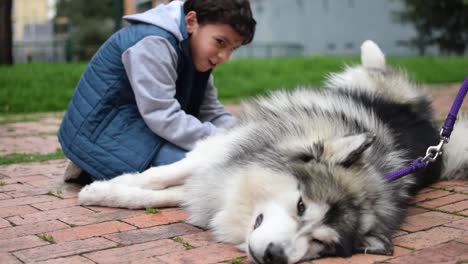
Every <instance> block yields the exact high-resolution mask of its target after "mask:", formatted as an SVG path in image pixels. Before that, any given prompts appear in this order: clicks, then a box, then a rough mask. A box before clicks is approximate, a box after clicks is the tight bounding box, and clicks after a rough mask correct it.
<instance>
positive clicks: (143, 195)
mask: <svg viewBox="0 0 468 264" xmlns="http://www.w3.org/2000/svg"><path fill="white" fill-rule="evenodd" d="M182 189H183V186H175V187H171V188H168V189H165V190H157V191H152V190H147V189H142V188H139V187H135V186H126V185H123V184H119V183H111V182H109V181H107V182H106V181H102V182H99V181H98V182H93V183H92V184H89V185H87V186H85V187H84V188H83V189H81V191H80V193H79V194H78V198H79V202H80V204H81V205H99V206H109V207H122V208H128V209H140V208H150V207H174V206H178V205H179V203H180V202H181V199H182V197H183V196H182V195H183V190H182Z"/></svg>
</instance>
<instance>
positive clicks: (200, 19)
mask: <svg viewBox="0 0 468 264" xmlns="http://www.w3.org/2000/svg"><path fill="white" fill-rule="evenodd" d="M124 19H126V20H127V21H129V22H130V23H131V25H130V26H128V27H126V28H124V29H122V30H120V31H119V32H117V33H115V34H114V35H112V36H111V37H110V38H109V40H107V41H106V42H105V43H104V44H103V46H102V47H101V48H100V49H99V50H98V51H97V53H96V54H95V56H94V57H93V58H92V59H91V61H90V62H89V64H88V66H87V68H86V70H85V72H84V73H83V75H82V76H81V79H80V81H79V83H78V85H77V87H76V89H75V92H74V95H73V98H72V100H71V102H70V105H69V107H68V109H67V111H66V113H65V116H64V119H63V122H62V125H61V127H60V130H59V133H58V137H59V141H60V144H61V145H62V148H63V150H64V153H65V155H66V156H67V157H68V158H69V159H70V161H71V162H70V164H69V166H68V168H67V171H66V172H65V180H70V179H73V178H78V176H80V175H81V177H80V178H83V177H84V178H86V177H89V178H90V180H104V179H110V178H113V177H115V176H118V175H120V174H122V173H126V172H134V171H143V170H145V169H146V168H148V167H149V166H159V165H164V164H168V163H172V162H175V161H177V160H180V159H182V158H184V157H185V153H186V152H187V151H190V150H191V149H192V148H193V146H194V144H195V142H196V141H198V140H200V139H202V138H205V137H207V136H210V135H213V134H215V133H218V132H219V131H222V130H223V129H226V128H228V127H230V126H231V125H232V124H233V123H234V119H233V117H232V115H230V114H229V113H227V112H226V111H225V110H224V107H223V106H222V105H221V103H220V102H219V101H218V99H217V92H216V88H215V87H214V85H213V78H212V76H211V70H212V69H213V68H214V67H216V66H217V65H219V64H222V63H224V62H226V61H227V60H228V59H229V56H230V55H231V52H232V51H233V50H235V49H236V48H238V47H240V46H241V45H244V44H248V43H250V42H251V41H252V38H253V35H254V32H255V25H256V22H255V20H254V19H253V17H252V12H251V9H250V4H249V2H248V0H187V1H185V3H184V2H183V1H172V2H171V3H169V4H167V5H159V6H158V7H156V8H153V9H151V10H149V11H147V12H145V13H141V14H136V15H130V16H126V17H124Z"/></svg>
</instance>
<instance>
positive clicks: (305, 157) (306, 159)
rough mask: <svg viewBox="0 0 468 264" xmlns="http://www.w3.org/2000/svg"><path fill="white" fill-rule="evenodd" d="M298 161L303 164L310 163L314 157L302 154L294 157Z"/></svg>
mask: <svg viewBox="0 0 468 264" xmlns="http://www.w3.org/2000/svg"><path fill="white" fill-rule="evenodd" d="M296 158H297V159H298V160H299V161H302V162H304V163H307V162H310V161H313V160H314V156H313V155H311V154H308V153H302V154H300V155H298V156H297V157H296Z"/></svg>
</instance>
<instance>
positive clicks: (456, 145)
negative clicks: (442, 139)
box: [441, 113, 468, 180]
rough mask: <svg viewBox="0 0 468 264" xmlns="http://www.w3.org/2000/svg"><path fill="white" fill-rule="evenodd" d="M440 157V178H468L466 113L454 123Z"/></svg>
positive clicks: (467, 124) (467, 126)
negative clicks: (441, 164) (441, 159)
mask: <svg viewBox="0 0 468 264" xmlns="http://www.w3.org/2000/svg"><path fill="white" fill-rule="evenodd" d="M442 158H443V161H444V165H443V170H442V177H441V178H442V179H444V180H461V179H467V180H468V114H466V113H465V115H464V116H462V117H461V118H460V119H459V120H457V122H456V123H455V127H454V129H453V132H452V135H451V136H450V141H449V143H448V144H446V145H445V146H444V147H443V149H442Z"/></svg>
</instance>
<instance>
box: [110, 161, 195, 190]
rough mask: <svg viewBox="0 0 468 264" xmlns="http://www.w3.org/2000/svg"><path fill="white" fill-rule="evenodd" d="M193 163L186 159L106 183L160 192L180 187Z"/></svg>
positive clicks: (193, 166) (122, 176)
mask: <svg viewBox="0 0 468 264" xmlns="http://www.w3.org/2000/svg"><path fill="white" fill-rule="evenodd" d="M195 166H196V165H195V162H194V161H193V160H192V159H189V158H186V159H183V160H180V161H178V162H175V163H172V164H169V165H165V166H158V167H152V168H149V169H147V170H146V171H144V172H142V173H129V174H124V175H121V176H119V177H116V178H114V179H112V180H110V181H108V182H111V183H116V184H117V183H118V184H122V185H126V186H135V187H140V188H143V189H151V190H161V189H165V188H168V187H171V186H177V185H182V184H184V182H185V179H187V177H189V176H190V173H191V172H192V170H193V169H194V168H195Z"/></svg>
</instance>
